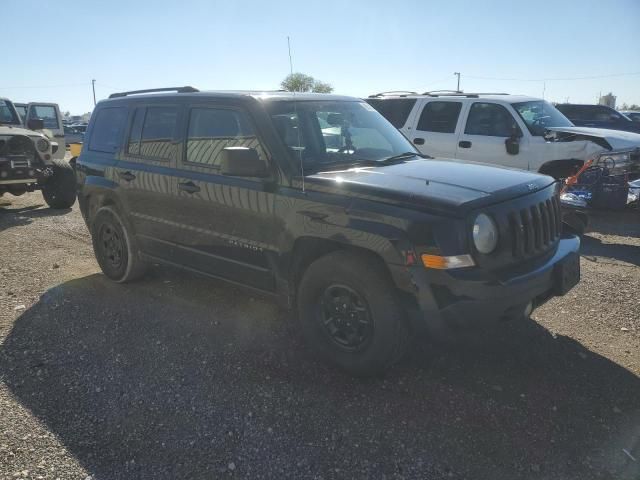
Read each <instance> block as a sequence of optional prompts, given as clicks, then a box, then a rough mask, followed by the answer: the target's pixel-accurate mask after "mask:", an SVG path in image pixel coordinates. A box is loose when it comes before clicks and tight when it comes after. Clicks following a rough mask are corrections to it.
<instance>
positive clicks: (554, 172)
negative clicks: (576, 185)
mask: <svg viewBox="0 0 640 480" xmlns="http://www.w3.org/2000/svg"><path fill="white" fill-rule="evenodd" d="M583 165H584V160H580V159H577V158H568V159H563V160H551V161H548V162H545V163H543V164H542V165H541V166H540V168H539V169H538V173H542V174H544V175H550V176H552V177H554V178H556V179H558V178H566V177H568V176H570V175H573V174H574V173H575V172H576V171H578V170H579V169H580V167H582V166H583Z"/></svg>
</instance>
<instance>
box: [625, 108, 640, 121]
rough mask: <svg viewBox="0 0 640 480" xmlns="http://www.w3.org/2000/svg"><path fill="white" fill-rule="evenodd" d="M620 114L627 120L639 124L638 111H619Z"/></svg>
mask: <svg viewBox="0 0 640 480" xmlns="http://www.w3.org/2000/svg"><path fill="white" fill-rule="evenodd" d="M620 113H621V114H623V115H624V116H625V117H627V118H628V119H630V120H632V121H634V122H638V123H640V110H621V111H620Z"/></svg>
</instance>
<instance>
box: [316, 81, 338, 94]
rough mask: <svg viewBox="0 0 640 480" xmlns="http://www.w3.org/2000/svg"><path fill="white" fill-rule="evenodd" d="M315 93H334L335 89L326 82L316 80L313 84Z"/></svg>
mask: <svg viewBox="0 0 640 480" xmlns="http://www.w3.org/2000/svg"><path fill="white" fill-rule="evenodd" d="M313 91H314V92H316V93H331V92H333V87H332V86H331V85H329V84H328V83H326V82H321V81H320V80H315V81H314V82H313Z"/></svg>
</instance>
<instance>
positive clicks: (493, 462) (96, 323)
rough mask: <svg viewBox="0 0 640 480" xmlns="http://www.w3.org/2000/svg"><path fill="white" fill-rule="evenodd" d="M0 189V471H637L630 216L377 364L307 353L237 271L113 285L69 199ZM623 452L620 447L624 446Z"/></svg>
mask: <svg viewBox="0 0 640 480" xmlns="http://www.w3.org/2000/svg"><path fill="white" fill-rule="evenodd" d="M7 200H9V201H10V202H11V203H10V204H9V205H5V206H4V207H0V342H1V343H2V346H1V347H0V478H2V479H5V478H8V479H14V478H15V479H17V478H30V479H38V478H45V479H55V478H60V479H71V478H74V479H75V478H79V479H86V478H91V479H94V480H98V479H105V480H112V479H131V478H145V479H146V478H148V479H164V478H166V479H174V478H195V479H199V478H208V479H212V478H296V479H300V478H318V479H320V478H323V479H332V478H346V479H351V478H416V479H440V478H454V479H462V478H465V479H510V480H511V479H520V478H532V479H569V478H571V479H592V478H596V479H601V478H602V479H636V480H637V479H638V478H640V378H639V375H640V353H639V352H640V215H639V214H638V213H637V212H636V214H635V215H623V216H620V215H618V216H611V215H600V216H599V217H598V218H596V220H595V222H594V232H592V233H589V235H588V236H587V237H586V238H585V240H584V243H583V259H582V268H583V280H582V282H581V284H580V285H579V286H578V287H577V288H576V289H574V290H573V291H572V292H571V293H570V294H569V295H568V296H566V297H564V298H561V299H555V300H553V301H551V302H550V303H549V304H547V305H545V306H544V307H543V308H541V309H540V310H538V311H536V312H535V313H534V315H533V320H532V321H527V322H518V323H512V324H504V325H502V326H501V328H500V329H499V330H498V331H497V332H496V334H495V335H494V336H493V337H492V338H491V339H490V340H487V339H485V340H482V341H477V340H475V341H473V340H471V339H467V340H465V341H464V342H460V343H459V344H457V345H455V346H448V347H444V346H442V345H440V346H437V345H433V344H431V343H429V342H428V340H427V339H422V338H419V339H416V342H415V345H414V347H413V348H412V352H411V354H410V355H409V357H408V358H407V359H406V360H405V361H403V362H402V363H401V364H400V365H398V366H397V367H396V368H394V370H393V371H392V372H390V373H389V374H388V375H387V376H386V378H384V379H372V380H357V379H353V378H350V377H348V376H346V375H343V374H341V373H339V372H336V371H334V370H332V369H329V368H327V367H325V366H324V365H322V364H320V363H318V362H317V361H316V360H315V359H314V358H313V357H312V356H311V355H310V354H309V352H308V351H307V349H306V348H305V346H304V344H303V343H302V342H301V340H300V338H299V336H298V333H297V330H296V328H295V323H294V322H293V321H292V320H291V318H290V317H289V315H288V314H287V313H286V312H283V311H281V310H279V309H278V308H277V307H276V306H275V305H274V304H273V303H271V302H270V301H268V300H267V299H263V298H260V297H256V296H255V295H254V294H252V293H248V292H247V291H244V290H242V289H240V288H237V287H232V286H229V285H226V284H224V283H221V282H216V281H212V280H209V279H203V278H199V277H195V276H191V275H187V274H184V273H180V272H176V271H172V270H167V269H161V268H156V269H154V270H153V271H152V273H151V274H150V275H149V277H148V278H146V279H145V280H143V281H141V282H139V283H136V284H132V285H127V286H123V285H115V284H112V283H110V282H109V281H107V280H106V279H105V278H104V277H103V276H102V275H101V274H100V273H99V270H98V267H97V264H96V262H95V261H94V258H93V254H92V250H91V245H90V240H89V235H88V233H87V230H86V228H85V226H84V224H83V222H82V219H81V217H80V214H79V212H78V210H77V207H74V209H73V210H71V211H63V212H56V211H52V210H49V209H47V208H46V207H45V206H43V202H42V199H41V196H40V195H39V194H30V195H25V196H23V197H20V198H13V197H4V198H3V199H2V200H0V202H1V201H4V202H5V203H6V201H7ZM634 459H635V460H634Z"/></svg>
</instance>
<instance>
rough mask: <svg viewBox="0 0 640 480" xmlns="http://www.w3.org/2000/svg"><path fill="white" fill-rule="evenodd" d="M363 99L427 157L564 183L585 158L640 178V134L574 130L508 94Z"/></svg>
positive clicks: (538, 105) (548, 109) (530, 101)
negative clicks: (529, 172)
mask: <svg viewBox="0 0 640 480" xmlns="http://www.w3.org/2000/svg"><path fill="white" fill-rule="evenodd" d="M366 101H367V102H368V103H369V104H370V105H371V106H372V107H374V108H375V109H376V110H378V111H379V112H380V113H382V115H383V116H385V117H386V118H387V119H388V120H389V121H390V122H391V123H392V124H393V125H394V126H395V127H396V128H399V129H400V131H401V132H402V133H404V134H405V136H406V137H407V138H408V139H409V140H410V141H411V142H412V143H413V144H414V145H416V146H417V147H418V149H419V150H420V151H421V152H422V153H424V154H427V155H431V156H434V157H449V158H458V159H461V160H468V161H474V162H483V163H493V164H497V165H502V166H506V167H513V168H521V169H524V170H532V171H536V172H540V173H544V174H548V175H551V176H553V177H555V178H566V177H568V176H569V175H572V174H573V173H575V172H576V171H577V170H578V169H579V168H580V167H581V166H582V165H583V164H584V162H585V161H587V160H591V159H594V160H595V164H605V163H606V164H607V165H609V166H613V167H614V168H615V172H611V173H631V174H632V175H640V134H637V133H630V132H620V131H614V130H605V129H598V128H586V127H576V126H575V125H574V124H573V123H571V121H570V120H569V119H567V118H566V117H565V116H564V115H563V114H562V113H561V112H560V111H559V110H557V109H556V108H555V107H554V106H553V105H551V104H550V103H549V102H546V101H544V100H541V99H539V98H533V97H526V96H521V95H507V94H478V93H476V94H474V93H456V92H427V93H424V94H417V93H415V92H388V93H381V94H376V95H372V96H370V97H369V98H367V99H366Z"/></svg>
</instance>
